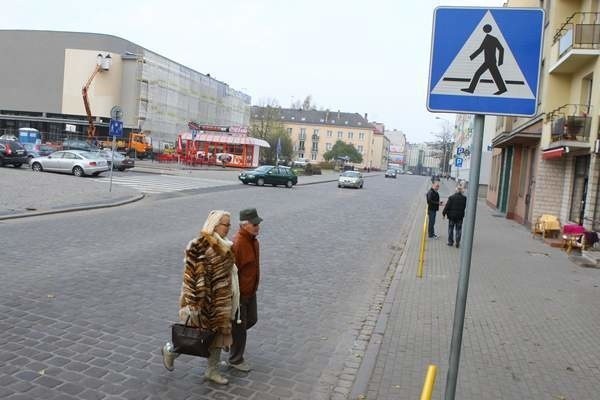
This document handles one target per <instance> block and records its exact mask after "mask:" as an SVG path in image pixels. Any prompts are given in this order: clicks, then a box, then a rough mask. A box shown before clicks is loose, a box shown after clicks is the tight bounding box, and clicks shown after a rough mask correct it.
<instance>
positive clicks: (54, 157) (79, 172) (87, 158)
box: [30, 150, 109, 176]
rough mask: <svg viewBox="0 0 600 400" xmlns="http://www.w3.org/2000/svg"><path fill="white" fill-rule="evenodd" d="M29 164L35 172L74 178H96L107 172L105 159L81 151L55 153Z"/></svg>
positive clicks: (33, 160)
mask: <svg viewBox="0 0 600 400" xmlns="http://www.w3.org/2000/svg"><path fill="white" fill-rule="evenodd" d="M30 164H31V169H32V170H34V171H36V172H41V171H52V172H65V173H68V174H73V175H75V176H85V175H93V176H98V175H99V174H100V173H101V172H104V171H108V170H109V167H108V163H107V162H106V160H105V159H103V158H101V157H100V156H98V155H97V154H94V153H90V152H89V151H83V150H63V151H56V152H54V153H52V154H49V155H47V156H45V157H36V158H34V159H32V160H31V162H30Z"/></svg>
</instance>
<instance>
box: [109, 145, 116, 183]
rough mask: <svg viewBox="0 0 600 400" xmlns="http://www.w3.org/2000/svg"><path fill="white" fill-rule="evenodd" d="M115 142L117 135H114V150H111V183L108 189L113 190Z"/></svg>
mask: <svg viewBox="0 0 600 400" xmlns="http://www.w3.org/2000/svg"><path fill="white" fill-rule="evenodd" d="M115 144H116V136H114V135H113V141H112V151H111V152H110V185H109V186H108V191H109V192H112V176H113V169H114V168H113V165H114V164H113V163H114V162H115Z"/></svg>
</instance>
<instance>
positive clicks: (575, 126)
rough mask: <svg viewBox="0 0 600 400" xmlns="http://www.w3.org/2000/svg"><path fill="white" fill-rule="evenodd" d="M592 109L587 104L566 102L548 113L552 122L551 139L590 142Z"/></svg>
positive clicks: (555, 140) (554, 140) (553, 140)
mask: <svg viewBox="0 0 600 400" xmlns="http://www.w3.org/2000/svg"><path fill="white" fill-rule="evenodd" d="M590 109H591V106H589V105H587V104H565V105H563V106H561V107H559V108H557V109H556V110H553V111H551V112H550V113H548V118H549V120H550V122H551V124H552V128H551V141H552V142H557V141H560V140H569V141H577V142H588V141H589V138H590V128H591V125H592V118H591V117H590V116H589V115H590Z"/></svg>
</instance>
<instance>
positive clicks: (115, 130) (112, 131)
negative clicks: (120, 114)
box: [108, 119, 123, 138]
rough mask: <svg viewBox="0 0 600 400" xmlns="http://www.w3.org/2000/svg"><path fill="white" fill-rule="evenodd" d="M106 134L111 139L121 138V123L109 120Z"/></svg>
mask: <svg viewBox="0 0 600 400" xmlns="http://www.w3.org/2000/svg"><path fill="white" fill-rule="evenodd" d="M108 134H109V136H113V137H119V138H120V137H123V121H118V120H116V119H111V120H110V124H109V126H108Z"/></svg>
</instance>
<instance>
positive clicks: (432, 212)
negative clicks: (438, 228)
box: [427, 210, 437, 238]
mask: <svg viewBox="0 0 600 400" xmlns="http://www.w3.org/2000/svg"><path fill="white" fill-rule="evenodd" d="M436 213H437V211H436V210H427V215H428V217H429V226H428V233H429V237H430V238H431V237H434V236H435V231H434V229H433V228H434V226H435V214H436Z"/></svg>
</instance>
